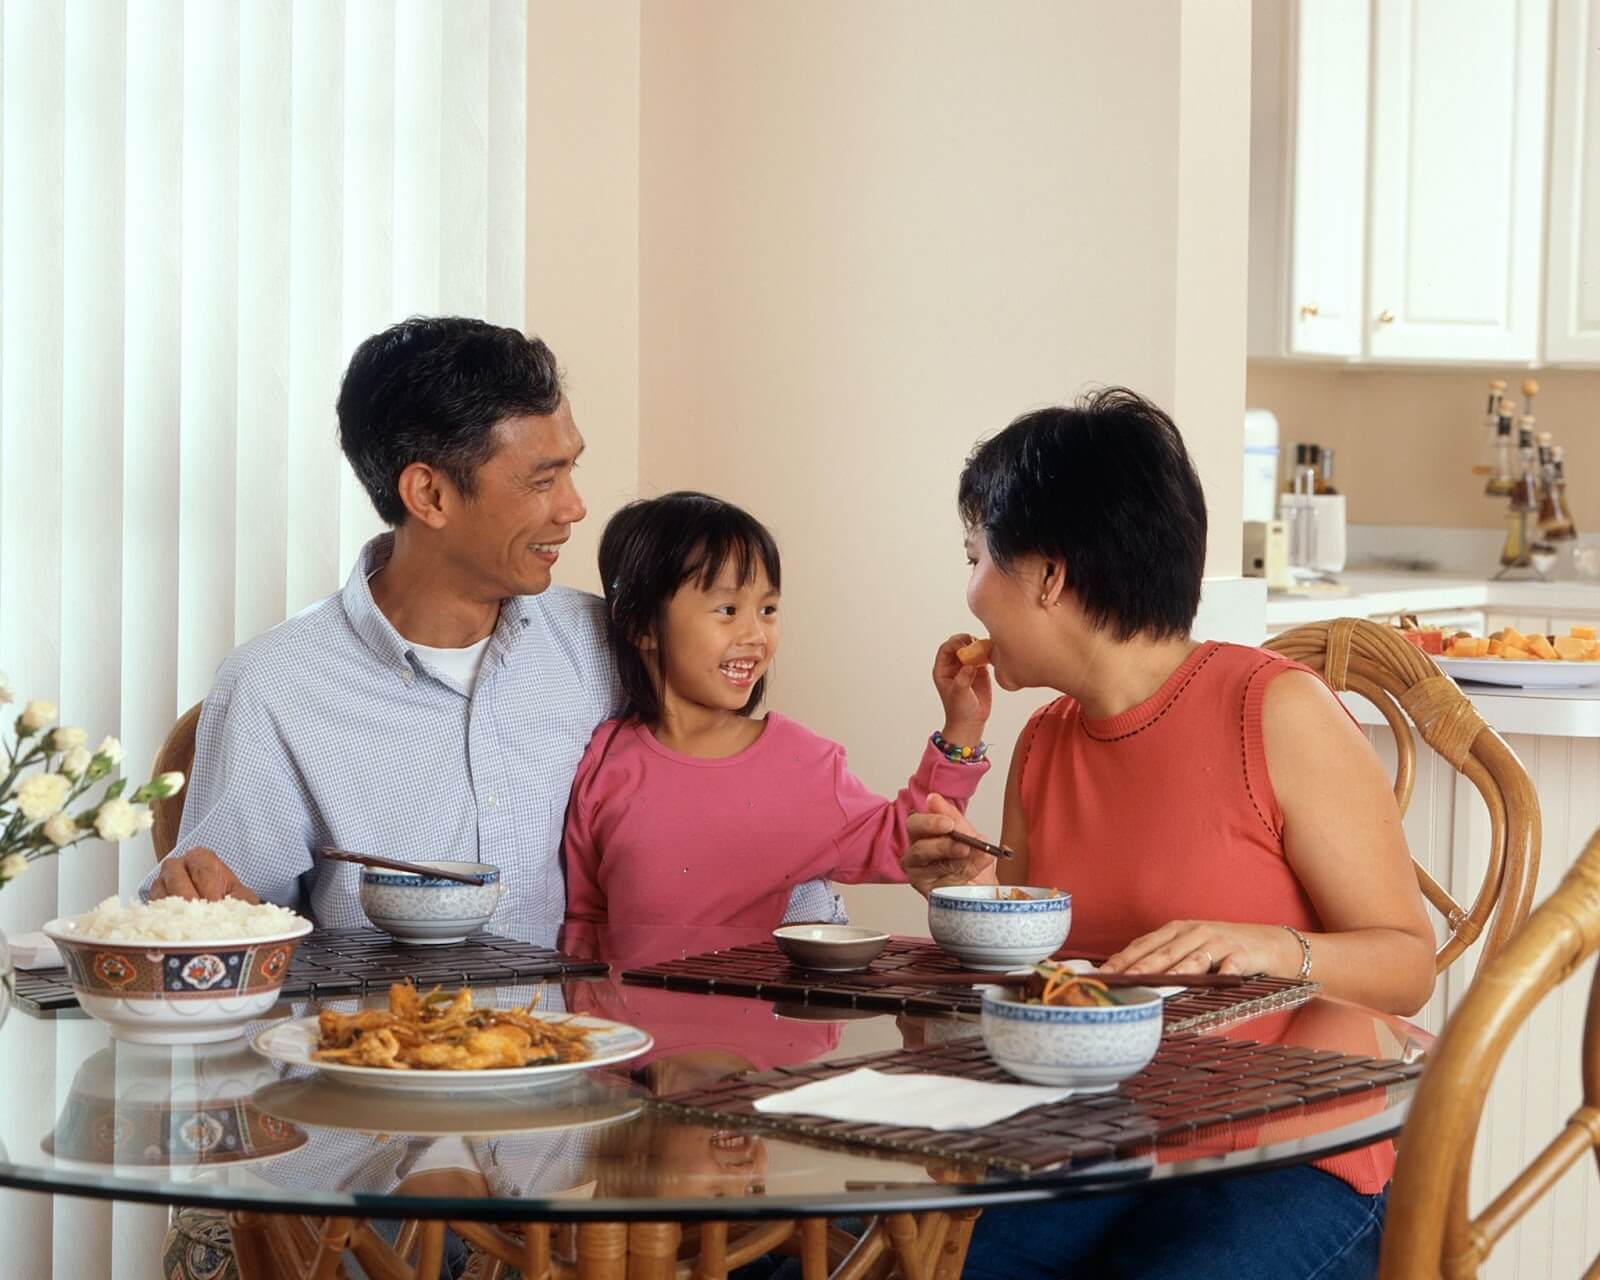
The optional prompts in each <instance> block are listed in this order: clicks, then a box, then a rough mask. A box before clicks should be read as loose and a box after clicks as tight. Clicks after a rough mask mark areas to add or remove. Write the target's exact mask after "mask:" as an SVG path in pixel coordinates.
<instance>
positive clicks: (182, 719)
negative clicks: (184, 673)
mask: <svg viewBox="0 0 1600 1280" xmlns="http://www.w3.org/2000/svg"><path fill="white" fill-rule="evenodd" d="M204 705H205V704H204V703H203V702H197V703H195V704H194V706H192V707H190V708H189V709H188V710H187V711H185V712H184V713H183V714H182V715H181V716H179V717H178V723H177V724H175V725H173V726H172V729H171V730H170V731H169V732H168V734H167V739H166V741H165V742H163V743H162V744H161V750H160V751H158V752H156V763H155V770H154V772H155V773H156V774H158V775H159V774H163V773H166V772H168V771H169V770H172V769H176V770H178V772H180V773H182V774H183V776H184V777H185V778H187V777H189V776H190V775H191V774H193V772H194V735H195V730H196V729H197V728H199V725H200V708H201V707H203V706H204ZM188 793H189V788H188V787H187V786H185V787H184V789H183V790H182V791H180V792H178V794H177V795H175V796H168V797H166V799H164V800H157V801H156V802H155V803H154V804H152V805H151V806H150V812H151V813H152V814H153V815H154V816H155V826H154V827H152V828H151V829H150V841H151V843H152V844H153V845H154V846H155V851H156V861H157V862H160V861H161V859H163V858H165V857H166V856H167V855H168V854H169V853H171V852H172V846H173V845H175V844H177V843H178V829H179V828H180V827H182V826H183V798H184V796H186V795H188Z"/></svg>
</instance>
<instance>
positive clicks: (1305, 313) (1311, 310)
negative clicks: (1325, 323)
mask: <svg viewBox="0 0 1600 1280" xmlns="http://www.w3.org/2000/svg"><path fill="white" fill-rule="evenodd" d="M1316 314H1317V304H1316V303H1315V302H1303V303H1301V304H1300V318H1301V319H1302V320H1306V319H1309V318H1310V317H1311V316H1314V315H1316Z"/></svg>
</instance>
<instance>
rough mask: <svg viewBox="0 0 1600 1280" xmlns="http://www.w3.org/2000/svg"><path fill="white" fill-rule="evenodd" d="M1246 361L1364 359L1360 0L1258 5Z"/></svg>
mask: <svg viewBox="0 0 1600 1280" xmlns="http://www.w3.org/2000/svg"><path fill="white" fill-rule="evenodd" d="M1252 16H1253V20H1254V22H1255V36H1254V40H1255V50H1256V57H1255V58H1254V60H1253V63H1252V76H1251V117H1252V119H1251V156H1250V163H1251V174H1252V180H1251V193H1250V199H1251V227H1250V233H1251V259H1250V290H1251V298H1250V321H1251V335H1250V347H1251V354H1253V355H1294V356H1356V355H1360V354H1361V335H1362V324H1363V313H1364V307H1363V303H1362V278H1363V274H1364V271H1365V263H1364V256H1363V254H1364V249H1363V245H1364V237H1363V226H1364V223H1365V220H1366V192H1367V99H1368V92H1367V89H1368V85H1367V81H1368V63H1369V60H1370V48H1371V9H1370V4H1369V0H1301V2H1298V3H1287V4H1286V3H1283V0H1256V3H1255V6H1254V10H1253V15H1252Z"/></svg>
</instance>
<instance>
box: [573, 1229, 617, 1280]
mask: <svg viewBox="0 0 1600 1280" xmlns="http://www.w3.org/2000/svg"><path fill="white" fill-rule="evenodd" d="M627 1275H628V1224H627V1223H625V1222H580V1223H579V1224H578V1280H627Z"/></svg>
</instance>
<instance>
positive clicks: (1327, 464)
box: [1317, 445, 1339, 494]
mask: <svg viewBox="0 0 1600 1280" xmlns="http://www.w3.org/2000/svg"><path fill="white" fill-rule="evenodd" d="M1317 492H1318V493H1330V494H1331V493H1338V492H1339V491H1338V490H1337V489H1335V488H1334V487H1333V450H1332V449H1331V448H1329V447H1328V446H1327V445H1324V446H1323V447H1322V465H1321V467H1320V469H1319V471H1318V474H1317Z"/></svg>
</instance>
